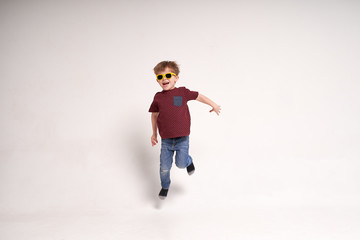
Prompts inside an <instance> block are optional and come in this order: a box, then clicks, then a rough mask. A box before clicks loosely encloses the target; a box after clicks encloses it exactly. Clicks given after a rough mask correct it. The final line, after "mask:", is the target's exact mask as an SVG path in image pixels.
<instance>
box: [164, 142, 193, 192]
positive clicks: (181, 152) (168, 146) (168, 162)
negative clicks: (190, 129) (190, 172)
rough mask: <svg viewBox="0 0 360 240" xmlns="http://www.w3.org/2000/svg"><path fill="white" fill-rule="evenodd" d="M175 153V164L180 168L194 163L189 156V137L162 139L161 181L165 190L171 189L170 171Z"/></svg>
mask: <svg viewBox="0 0 360 240" xmlns="http://www.w3.org/2000/svg"><path fill="white" fill-rule="evenodd" d="M175 151H176V155H175V164H176V166H177V167H178V168H186V167H187V166H189V165H190V164H191V163H192V158H191V157H190V155H189V136H186V137H177V138H166V139H161V153H160V180H161V187H162V188H164V189H169V187H170V183H171V180H170V169H171V166H172V163H173V156H174V152H175Z"/></svg>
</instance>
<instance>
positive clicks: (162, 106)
mask: <svg viewBox="0 0 360 240" xmlns="http://www.w3.org/2000/svg"><path fill="white" fill-rule="evenodd" d="M179 72H180V70H179V67H178V65H177V64H176V62H172V61H163V62H160V63H158V64H157V65H156V66H155V68H154V73H155V75H156V79H157V82H158V83H159V85H160V87H161V88H162V89H163V91H162V92H158V93H156V94H155V97H154V100H153V102H152V104H151V106H150V109H149V112H151V123H152V130H153V135H152V136H151V144H152V146H154V145H156V144H157V143H158V141H157V130H158V129H159V133H160V136H161V153H160V180H161V191H160V193H159V197H160V199H165V198H166V196H167V193H168V190H169V187H170V182H171V181H170V169H171V166H172V163H173V156H174V152H175V151H176V155H175V164H176V166H177V167H179V168H186V169H187V172H188V174H189V175H191V174H193V173H194V171H195V166H194V163H193V161H192V158H191V156H190V155H189V135H190V113H189V108H188V106H187V101H190V100H197V101H200V102H202V103H205V104H208V105H210V106H211V107H212V109H211V110H210V112H213V111H214V112H215V113H216V114H217V115H219V113H220V110H221V108H220V106H219V105H217V104H216V103H214V102H213V101H211V100H210V99H209V98H207V97H205V96H204V95H202V94H199V93H198V92H194V91H190V90H189V89H187V88H185V87H180V88H177V87H175V84H176V82H177V81H178V80H179Z"/></svg>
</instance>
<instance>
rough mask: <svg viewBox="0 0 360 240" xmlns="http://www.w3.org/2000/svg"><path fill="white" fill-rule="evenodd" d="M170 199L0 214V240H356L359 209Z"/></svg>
mask: <svg viewBox="0 0 360 240" xmlns="http://www.w3.org/2000/svg"><path fill="white" fill-rule="evenodd" d="M174 195H175V196H174ZM174 195H173V196H172V197H170V196H169V197H168V199H166V200H165V201H160V200H155V199H154V201H149V202H148V203H147V204H144V205H142V206H138V207H133V206H122V208H119V209H114V210H113V211H109V210H104V211H101V210H87V211H73V212H72V211H63V212H62V213H60V212H57V213H55V212H42V213H37V214H27V215H26V214H24V215H2V216H1V219H0V239H2V240H23V239H26V240H42V239H44V240H45V239H46V240H50V239H58V240H63V239H66V240H72V239H73V240H82V239H84V240H85V239H86V240H92V239H101V240H103V239H109V240H112V239H114V240H115V239H261V240H266V239H276V240H279V239H286V240H288V239H291V240H295V239H306V240H310V239H314V240H321V239H326V240H332V239H339V240H345V239H346V240H351V239H354V240H358V239H360V228H359V226H360V208H359V207H342V206H284V207H282V206H251V205H248V206H244V205H241V204H239V205H235V204H232V205H227V204H226V202H224V203H223V205H219V204H217V205H214V206H212V205H211V200H210V201H207V202H203V203H201V202H199V201H194V202H192V201H191V200H190V196H189V195H186V194H184V193H181V192H178V193H177V194H174ZM181 195H182V196H181Z"/></svg>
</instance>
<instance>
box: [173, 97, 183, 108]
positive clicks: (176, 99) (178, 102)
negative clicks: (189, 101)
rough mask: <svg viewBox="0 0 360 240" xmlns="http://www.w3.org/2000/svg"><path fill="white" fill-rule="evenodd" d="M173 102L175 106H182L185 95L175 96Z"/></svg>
mask: <svg viewBox="0 0 360 240" xmlns="http://www.w3.org/2000/svg"><path fill="white" fill-rule="evenodd" d="M173 104H174V106H177V107H180V106H182V105H183V97H181V96H174V98H173Z"/></svg>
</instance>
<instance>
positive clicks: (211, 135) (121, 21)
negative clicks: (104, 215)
mask: <svg viewBox="0 0 360 240" xmlns="http://www.w3.org/2000/svg"><path fill="white" fill-rule="evenodd" d="M359 11H360V4H359V2H357V1H300V2H295V1H229V0H228V1H139V0H138V1H110V0H105V1H1V3H0V16H1V18H0V31H1V38H0V52H1V54H0V84H1V85H0V98H1V101H0V111H1V120H0V131H1V135H0V212H2V213H33V212H42V211H62V210H69V209H70V210H73V211H75V210H79V211H80V210H81V209H82V210H85V211H86V210H89V209H114V208H123V207H126V208H131V207H134V206H137V205H139V204H140V205H141V204H146V203H149V202H152V201H153V197H156V194H157V193H158V191H159V188H160V181H159V177H158V164H159V160H158V158H159V150H160V147H159V146H156V147H154V148H152V147H151V144H150V136H151V124H150V114H149V113H148V112H147V111H148V108H149V106H150V103H151V101H152V98H153V95H154V94H155V93H156V92H157V91H160V88H159V86H158V85H157V83H156V81H155V80H154V75H153V72H152V68H153V67H154V66H155V65H156V64H157V63H158V62H160V61H162V60H176V61H177V62H178V63H179V64H180V68H181V73H180V82H179V83H178V86H187V87H188V88H190V89H191V90H197V91H200V92H201V93H203V94H204V95H206V96H208V97H210V98H211V99H213V100H214V101H215V102H217V103H218V104H220V105H221V106H222V108H223V111H222V115H221V116H220V117H218V116H216V115H215V114H210V113H208V111H209V110H210V109H209V107H207V106H206V105H202V104H201V103H198V102H191V103H189V106H190V109H191V114H192V121H193V122H192V134H191V149H190V150H191V154H192V155H193V157H194V161H195V164H196V166H197V176H196V177H195V178H193V179H194V180H189V179H187V178H186V179H185V178H183V175H181V174H180V171H179V170H174V171H173V176H174V178H175V179H173V183H174V187H176V188H178V189H190V188H191V189H193V192H194V194H195V195H193V196H197V197H198V198H202V199H203V200H205V199H207V202H209V203H210V204H212V206H216V204H221V203H223V202H226V203H227V204H230V205H231V204H232V203H233V204H265V205H266V204H272V205H277V204H290V205H292V204H297V205H302V204H321V205H329V204H330V205H331V204H336V205H355V204H358V202H359V200H360V188H359V181H360V177H359V174H358V172H359V169H360V163H359V160H360V148H359V143H360V124H359V122H360V113H359V109H360V106H359V105H360V95H359V92H360V83H359V76H360V74H359V67H358V65H359V60H360V59H359V57H360V49H359V42H360V33H359V29H360V15H359V14H358V13H359ZM174 169H175V168H174ZM190 185H191V186H190ZM199 191H200V192H201V194H198V193H196V192H199Z"/></svg>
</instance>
